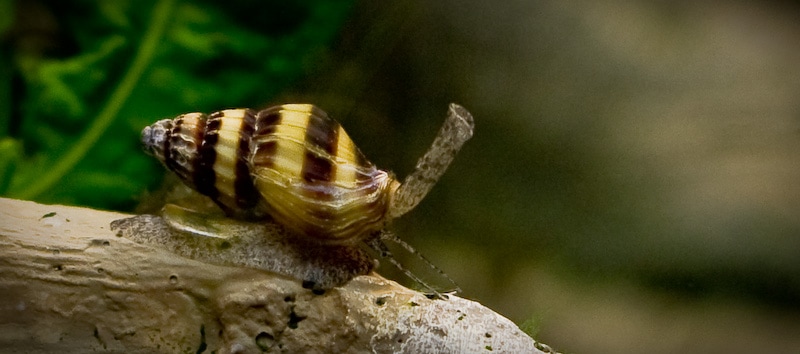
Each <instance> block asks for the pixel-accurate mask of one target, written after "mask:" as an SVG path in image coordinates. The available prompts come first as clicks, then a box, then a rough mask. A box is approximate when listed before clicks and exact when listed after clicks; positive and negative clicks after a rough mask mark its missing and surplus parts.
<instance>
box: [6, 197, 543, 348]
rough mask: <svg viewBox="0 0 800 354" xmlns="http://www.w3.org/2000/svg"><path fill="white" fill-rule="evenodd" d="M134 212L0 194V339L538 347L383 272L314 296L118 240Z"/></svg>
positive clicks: (290, 284)
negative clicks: (113, 227) (117, 224)
mask: <svg viewBox="0 0 800 354" xmlns="http://www.w3.org/2000/svg"><path fill="white" fill-rule="evenodd" d="M128 216H129V215H125V214H120V213H113V212H104V211H97V210H91V209H86V208H77V207H68V206H60V205H41V204H37V203H33V202H27V201H19V200H11V199H2V198H0V299H2V300H0V348H3V352H11V353H13V352H20V353H51V352H59V353H86V352H98V351H100V352H124V353H212V352H216V353H262V352H284V353H299V352H305V353H332V352H336V353H364V352H367V353H369V352H374V353H392V352H402V353H490V352H504V353H505V352H508V353H541V352H542V351H541V350H539V349H537V348H541V349H543V350H547V348H546V346H542V345H540V344H539V343H536V342H534V341H533V340H532V339H531V338H530V337H528V336H527V335H526V334H525V333H523V332H522V331H521V330H520V329H519V328H518V327H517V326H516V325H514V323H512V322H511V321H509V320H508V319H506V318H504V317H502V316H500V315H499V314H497V313H495V312H493V311H491V310H489V309H488V308H486V307H484V306H482V305H480V304H479V303H476V302H473V301H469V300H465V299H462V298H459V297H456V296H451V297H450V299H449V300H429V299H428V298H426V297H425V296H423V295H422V294H420V293H417V292H415V291H412V290H409V289H407V288H404V287H402V286H400V285H398V284H397V283H395V282H393V281H390V280H386V279H384V278H382V277H380V276H379V275H377V274H374V273H373V274H370V275H366V276H359V277H357V278H355V279H353V280H352V281H350V282H348V283H347V284H346V285H344V286H342V287H338V288H334V289H331V290H329V291H326V292H325V293H324V294H322V295H315V294H314V293H312V291H310V290H308V289H304V288H303V287H302V286H301V283H300V282H299V281H297V280H294V279H290V278H286V277H283V276H279V275H275V274H272V273H269V272H266V271H259V270H254V269H247V268H237V267H225V266H217V265H210V264H205V263H202V262H198V261H194V260H190V259H187V258H182V257H178V256H175V255H174V254H172V253H169V252H167V251H165V250H162V249H159V248H155V247H150V246H144V245H139V244H136V243H134V242H132V241H129V240H127V239H123V238H120V237H116V236H115V234H114V233H113V232H112V231H110V229H109V223H110V222H111V221H113V220H116V219H120V218H124V217H128Z"/></svg>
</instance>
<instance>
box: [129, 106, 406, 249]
mask: <svg viewBox="0 0 800 354" xmlns="http://www.w3.org/2000/svg"><path fill="white" fill-rule="evenodd" d="M142 143H143V144H144V147H145V150H146V151H147V152H149V153H150V154H152V155H153V156H155V157H156V158H157V159H158V160H160V161H161V162H162V163H163V164H164V165H165V166H166V167H167V168H168V169H170V170H172V171H173V172H175V174H177V175H178V177H180V179H181V180H183V182H184V183H186V184H187V185H189V186H190V187H192V188H194V189H195V190H197V191H198V192H200V193H201V194H204V195H206V196H208V197H210V198H211V199H212V200H213V201H214V202H215V203H216V204H217V205H219V206H220V208H222V210H223V211H225V213H226V214H228V215H229V216H232V217H236V218H243V219H254V218H263V217H265V216H269V217H271V218H273V219H274V220H275V221H276V222H278V223H280V224H281V225H283V226H284V227H286V228H287V229H289V230H291V231H294V232H295V233H297V234H300V235H303V236H307V237H309V238H311V239H313V240H315V241H317V242H321V243H330V244H349V243H354V242H356V241H360V240H362V239H364V238H365V237H367V235H370V234H371V233H373V232H375V231H378V230H381V229H383V228H384V227H385V224H386V220H387V217H386V215H387V210H388V208H389V204H390V203H391V195H392V193H393V191H395V190H396V189H397V188H398V187H399V185H400V183H399V182H398V181H396V180H395V179H394V178H393V177H392V176H391V175H390V174H389V173H387V172H385V171H382V170H379V169H377V168H376V167H375V166H374V165H373V164H372V163H371V162H369V161H368V160H367V159H366V158H365V157H364V155H363V154H362V153H361V152H360V151H359V150H358V148H357V147H356V146H355V145H354V144H353V141H352V140H351V139H350V137H349V136H348V135H347V133H346V132H345V131H344V129H342V127H341V125H340V124H339V123H338V122H336V121H335V120H333V119H331V118H330V117H328V115H327V114H326V113H325V112H324V111H322V110H321V109H319V108H317V107H316V106H313V105H310V104H285V105H280V106H275V107H271V108H267V109H265V110H262V111H258V112H256V111H254V110H251V109H229V110H223V111H219V112H215V113H212V114H209V115H206V114H203V113H187V114H183V115H180V116H178V117H177V118H175V119H165V120H160V121H158V122H156V123H154V124H153V125H151V126H148V127H146V128H145V129H144V130H143V131H142Z"/></svg>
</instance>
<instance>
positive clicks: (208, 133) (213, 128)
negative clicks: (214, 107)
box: [194, 116, 221, 202]
mask: <svg viewBox="0 0 800 354" xmlns="http://www.w3.org/2000/svg"><path fill="white" fill-rule="evenodd" d="M217 117H218V116H217ZM203 121H204V122H205V127H204V129H198V131H202V136H201V137H200V140H198V141H202V143H201V144H200V147H199V148H198V149H197V156H196V158H195V161H194V185H195V188H197V191H198V192H200V193H201V194H204V195H207V196H209V197H211V199H213V200H214V201H215V202H216V200H217V197H218V196H219V190H218V189H217V187H216V185H215V183H216V180H217V176H216V174H215V172H214V162H215V161H216V160H217V150H216V145H217V140H219V127H220V124H221V122H220V120H219V118H215V119H211V118H210V117H209V118H208V119H203Z"/></svg>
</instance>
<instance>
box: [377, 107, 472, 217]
mask: <svg viewBox="0 0 800 354" xmlns="http://www.w3.org/2000/svg"><path fill="white" fill-rule="evenodd" d="M474 128H475V122H474V121H473V119H472V114H470V113H469V111H467V110H466V109H465V108H464V107H461V106H459V105H457V104H455V103H451V104H450V109H449V111H448V113H447V119H446V120H445V121H444V124H443V125H442V128H441V129H439V133H438V134H437V135H436V138H435V139H434V140H433V144H431V147H430V148H429V149H428V151H427V152H426V153H425V155H423V156H422V157H421V158H420V159H419V161H417V166H416V168H415V169H414V171H413V172H411V174H410V175H408V177H406V179H405V181H404V182H403V184H401V185H400V187H398V188H397V189H396V190H395V191H394V195H393V196H392V198H391V203H390V205H389V210H388V213H387V215H388V218H389V219H395V218H398V217H400V216H402V215H403V214H405V213H407V212H409V211H411V209H414V207H416V206H417V204H419V202H420V201H422V199H423V198H425V195H427V194H428V192H429V191H430V190H431V188H433V185H434V184H436V181H438V180H439V178H440V177H442V175H443V174H444V173H445V171H447V167H448V166H450V163H451V162H453V159H454V158H455V157H456V154H458V151H459V150H461V147H462V146H464V143H466V142H467V140H469V139H470V138H472V131H473V129H474Z"/></svg>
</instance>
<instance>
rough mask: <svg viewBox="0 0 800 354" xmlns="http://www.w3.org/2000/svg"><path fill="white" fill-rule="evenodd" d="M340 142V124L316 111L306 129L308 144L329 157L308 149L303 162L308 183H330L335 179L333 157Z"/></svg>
mask: <svg viewBox="0 0 800 354" xmlns="http://www.w3.org/2000/svg"><path fill="white" fill-rule="evenodd" d="M338 140H339V123H337V122H336V121H334V120H333V119H330V118H328V116H327V115H326V114H325V113H324V112H321V111H314V112H313V114H311V115H310V116H309V117H308V126H307V127H306V144H308V146H309V147H314V148H317V149H319V150H322V151H325V152H326V153H327V154H328V156H320V155H319V154H318V153H317V152H314V151H312V149H309V148H306V154H305V159H304V161H303V171H302V176H303V179H304V180H306V181H307V182H329V181H332V180H333V179H334V173H335V171H334V168H335V165H334V164H333V161H332V159H333V157H334V156H336V148H337V147H338Z"/></svg>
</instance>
